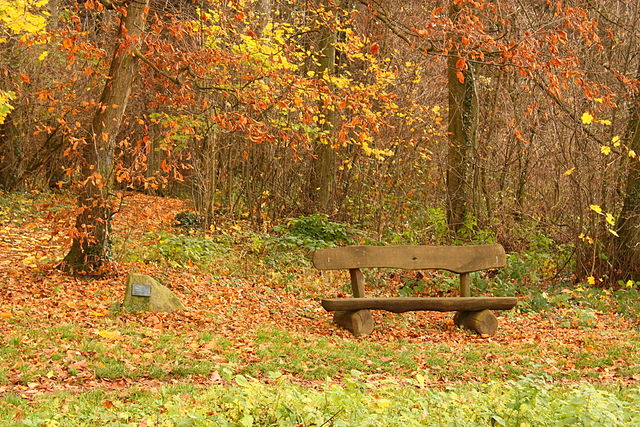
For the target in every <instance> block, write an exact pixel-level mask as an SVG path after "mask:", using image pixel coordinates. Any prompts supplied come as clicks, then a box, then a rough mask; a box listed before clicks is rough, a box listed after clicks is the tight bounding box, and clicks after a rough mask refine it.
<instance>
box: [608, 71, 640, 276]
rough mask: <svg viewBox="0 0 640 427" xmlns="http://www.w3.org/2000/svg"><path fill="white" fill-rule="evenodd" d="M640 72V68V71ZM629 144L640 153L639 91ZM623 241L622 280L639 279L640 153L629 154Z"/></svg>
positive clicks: (620, 248)
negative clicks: (635, 154)
mask: <svg viewBox="0 0 640 427" xmlns="http://www.w3.org/2000/svg"><path fill="white" fill-rule="evenodd" d="M638 75H639V76H640V70H639V72H638ZM627 141H628V142H627V145H628V147H629V149H630V150H633V151H634V152H635V153H637V155H638V156H640V96H638V95H636V97H635V100H634V105H633V107H632V109H631V119H630V120H629V126H628V129H627ZM618 223H619V225H620V226H619V229H618V234H619V235H620V243H619V245H617V251H616V252H617V253H616V254H615V256H614V259H615V260H616V270H617V271H618V274H619V277H620V278H621V279H623V280H629V279H632V280H640V157H635V158H629V166H628V171H627V180H626V184H625V193H624V201H623V205H622V211H621V212H620V217H619V218H618Z"/></svg>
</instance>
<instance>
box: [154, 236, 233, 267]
mask: <svg viewBox="0 0 640 427" xmlns="http://www.w3.org/2000/svg"><path fill="white" fill-rule="evenodd" d="M149 237H150V238H151V239H152V241H153V242H154V243H153V244H152V245H149V246H148V247H147V254H146V255H145V256H144V258H145V259H146V260H148V261H163V262H166V263H167V264H169V265H171V266H174V267H177V266H183V265H184V264H186V263H189V262H191V263H195V262H206V261H210V260H211V258H213V257H214V256H217V255H220V254H222V253H224V252H226V251H227V248H226V247H225V246H224V245H222V244H220V243H219V242H216V241H215V240H213V239H211V238H209V237H207V236H205V235H202V234H194V235H182V234H173V233H168V232H166V231H159V232H157V233H153V234H151V235H149Z"/></svg>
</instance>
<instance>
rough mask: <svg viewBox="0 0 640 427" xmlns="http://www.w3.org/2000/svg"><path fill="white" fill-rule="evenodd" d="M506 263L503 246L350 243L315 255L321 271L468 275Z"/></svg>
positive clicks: (314, 262)
mask: <svg viewBox="0 0 640 427" xmlns="http://www.w3.org/2000/svg"><path fill="white" fill-rule="evenodd" d="M505 264H506V255H505V252H504V248H503V247H502V246H501V245H474V246H346V247H342V248H327V249H319V250H317V251H316V252H315V253H314V254H313V265H314V266H315V267H316V268H317V269H320V270H345V269H356V268H373V267H378V268H400V269H405V270H448V271H451V272H454V273H460V274H464V273H470V272H473V271H480V270H487V269H492V268H502V267H504V266H505Z"/></svg>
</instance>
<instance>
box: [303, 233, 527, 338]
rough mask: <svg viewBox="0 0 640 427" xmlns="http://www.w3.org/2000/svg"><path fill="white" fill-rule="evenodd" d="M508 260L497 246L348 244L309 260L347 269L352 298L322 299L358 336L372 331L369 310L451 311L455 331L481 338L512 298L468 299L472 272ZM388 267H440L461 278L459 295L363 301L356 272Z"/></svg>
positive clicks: (361, 281) (325, 267)
mask: <svg viewBox="0 0 640 427" xmlns="http://www.w3.org/2000/svg"><path fill="white" fill-rule="evenodd" d="M505 262H506V256H505V253H504V249H503V248H502V246H500V245H478V246H398V247H390V246H387V247H372V246H350V247H345V248H332V249H321V250H318V251H316V253H315V254H314V257H313V263H314V266H315V267H316V268H318V269H321V270H341V269H348V270H349V275H350V277H351V289H352V292H353V298H334V299H324V300H322V306H323V307H324V308H325V309H326V310H327V311H333V312H334V315H333V321H334V323H336V324H338V325H339V326H341V327H343V328H345V329H347V330H348V331H350V332H351V333H353V334H354V335H356V336H362V335H368V334H370V333H371V332H372V331H373V318H372V317H371V311H370V310H386V311H390V312H393V313H404V312H407V311H422V310H429V311H455V312H456V314H455V316H454V319H453V320H454V323H455V324H456V325H457V326H458V327H465V328H467V329H470V330H473V331H476V332H477V333H479V334H481V335H495V333H496V331H497V329H498V319H497V318H496V316H495V315H494V314H493V313H492V312H491V310H509V309H511V308H513V307H514V306H515V305H516V304H517V299H516V298H504V297H502V298H499V297H471V276H470V274H469V273H471V272H473V271H480V270H486V269H491V268H501V267H504V265H505ZM367 267H382V268H384V267H387V268H402V269H407V270H409V269H411V270H420V269H444V270H448V271H451V272H454V273H458V274H459V275H460V297H449V298H412V297H408V298H367V296H366V295H365V281H364V275H363V274H362V271H361V270H360V268H367Z"/></svg>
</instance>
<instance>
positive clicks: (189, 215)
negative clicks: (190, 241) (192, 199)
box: [174, 211, 204, 231]
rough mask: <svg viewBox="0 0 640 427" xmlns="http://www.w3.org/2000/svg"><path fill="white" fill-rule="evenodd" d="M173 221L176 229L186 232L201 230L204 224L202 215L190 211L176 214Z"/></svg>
mask: <svg viewBox="0 0 640 427" xmlns="http://www.w3.org/2000/svg"><path fill="white" fill-rule="evenodd" d="M174 219H175V221H176V226H177V227H180V228H183V229H185V230H187V231H190V230H193V231H196V230H199V229H201V228H202V224H203V223H204V217H203V216H202V215H199V214H197V213H195V212H191V211H182V212H178V213H177V214H176V216H175V217H174Z"/></svg>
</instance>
